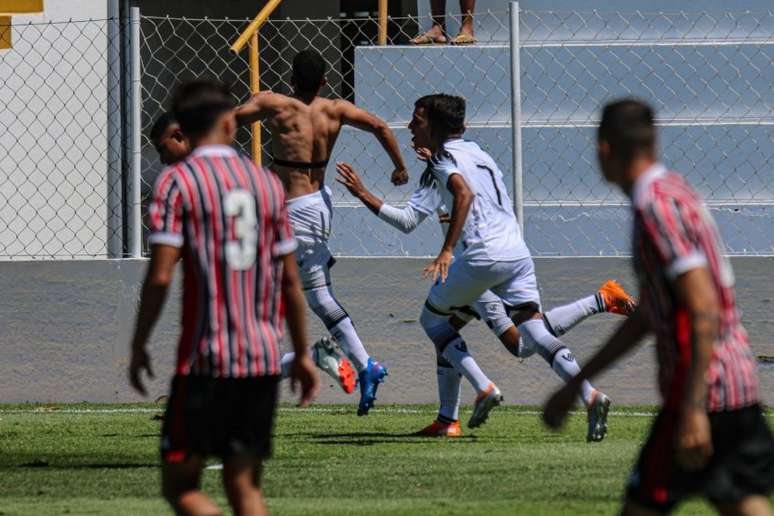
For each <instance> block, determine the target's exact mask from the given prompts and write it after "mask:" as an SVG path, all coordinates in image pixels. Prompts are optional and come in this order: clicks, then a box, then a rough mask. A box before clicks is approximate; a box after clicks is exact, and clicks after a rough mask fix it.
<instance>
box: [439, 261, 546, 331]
mask: <svg viewBox="0 0 774 516" xmlns="http://www.w3.org/2000/svg"><path fill="white" fill-rule="evenodd" d="M427 302H428V304H429V305H430V306H431V307H432V308H433V309H434V310H435V311H437V312H441V313H448V314H450V315H451V314H455V312H458V311H459V310H460V309H464V308H465V307H471V306H472V307H473V308H474V309H475V310H476V312H478V313H479V315H480V316H481V317H482V318H483V319H485V320H487V321H489V320H492V319H495V320H496V321H497V324H498V325H499V326H501V327H502V326H505V327H504V328H502V331H501V333H502V332H504V331H505V330H506V329H508V327H510V324H508V325H506V322H505V319H504V318H503V315H505V307H504V306H503V303H504V304H505V305H508V306H512V307H514V306H519V305H523V304H525V303H535V304H537V305H538V308H539V307H540V293H539V292H538V286H537V277H536V276H535V264H534V262H533V261H532V258H523V259H521V260H516V261H513V262H486V263H479V262H467V261H465V260H461V259H456V260H454V262H453V263H452V264H451V267H449V275H448V277H447V278H446V282H445V283H440V282H437V283H435V284H434V285H433V286H432V287H431V288H430V293H429V294H428V296H427ZM505 318H507V315H505ZM493 322H494V321H493ZM493 330H494V328H493Z"/></svg>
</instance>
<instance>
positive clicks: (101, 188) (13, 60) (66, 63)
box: [0, 0, 108, 259]
mask: <svg viewBox="0 0 774 516" xmlns="http://www.w3.org/2000/svg"><path fill="white" fill-rule="evenodd" d="M107 4H108V2H107V1H106V0H47V1H46V12H45V15H44V16H17V17H14V18H13V36H12V37H13V48H12V49H10V50H0V259H7V258H9V257H11V258H12V257H25V256H26V257H40V258H46V257H57V258H59V257H62V258H64V257H71V256H88V255H102V256H104V255H105V254H106V252H107V233H108V231H107V198H108V195H107V194H108V192H107V190H108V189H107V172H108V170H107V169H108V145H107V141H108V140H107V115H108V107H107V55H108V54H107V38H108V30H107V25H108V22H107V21H106V18H107V16H108V13H107ZM70 19H72V20H73V22H72V23H66V22H67V21H68V20H70ZM89 19H91V20H92V21H84V20H89Z"/></svg>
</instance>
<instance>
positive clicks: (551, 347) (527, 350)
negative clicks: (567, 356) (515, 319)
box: [518, 319, 565, 364]
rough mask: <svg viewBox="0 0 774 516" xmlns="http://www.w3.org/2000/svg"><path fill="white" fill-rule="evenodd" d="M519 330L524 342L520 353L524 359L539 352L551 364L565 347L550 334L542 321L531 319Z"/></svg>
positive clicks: (522, 324) (521, 325)
mask: <svg viewBox="0 0 774 516" xmlns="http://www.w3.org/2000/svg"><path fill="white" fill-rule="evenodd" d="M518 329H519V333H520V334H521V338H522V341H523V342H522V346H521V348H522V349H521V350H520V353H519V355H520V356H521V357H522V358H523V357H524V356H525V355H526V356H529V355H531V354H533V353H536V352H537V353H538V354H539V355H540V356H541V357H543V359H544V360H545V361H546V362H548V363H549V364H551V363H553V360H554V356H555V355H556V354H557V353H558V352H559V351H560V350H561V349H563V348H564V347H565V346H564V344H562V342H561V341H560V340H559V339H557V338H556V337H554V336H553V335H551V333H549V331H548V329H547V328H546V326H545V324H544V323H543V320H542V319H529V320H527V321H525V322H523V323H521V324H520V325H519V327H518ZM527 354H529V355H527Z"/></svg>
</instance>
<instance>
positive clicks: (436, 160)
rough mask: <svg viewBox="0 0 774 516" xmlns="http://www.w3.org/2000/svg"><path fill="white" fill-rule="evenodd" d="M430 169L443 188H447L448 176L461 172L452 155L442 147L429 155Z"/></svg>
mask: <svg viewBox="0 0 774 516" xmlns="http://www.w3.org/2000/svg"><path fill="white" fill-rule="evenodd" d="M430 170H431V172H432V173H433V177H434V178H435V180H436V181H437V182H438V184H439V186H440V187H442V188H444V189H448V185H449V178H451V176H453V175H454V174H460V175H461V174H462V172H461V171H460V167H459V165H458V164H457V160H456V159H455V158H454V156H452V155H451V153H450V152H448V151H446V150H443V149H442V150H440V151H439V152H436V153H435V154H433V155H432V156H431V157H430ZM463 177H464V176H463Z"/></svg>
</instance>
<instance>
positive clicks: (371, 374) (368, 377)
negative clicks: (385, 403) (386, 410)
mask: <svg viewBox="0 0 774 516" xmlns="http://www.w3.org/2000/svg"><path fill="white" fill-rule="evenodd" d="M385 376H387V368H386V367H384V366H383V365H381V364H380V363H379V362H374V361H373V359H371V358H369V359H368V365H367V366H366V368H365V369H363V370H362V371H361V372H360V374H359V378H360V403H359V404H358V406H357V415H358V416H367V415H368V411H369V410H371V409H372V408H373V406H374V401H376V389H378V388H379V384H380V383H384V377H385Z"/></svg>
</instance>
